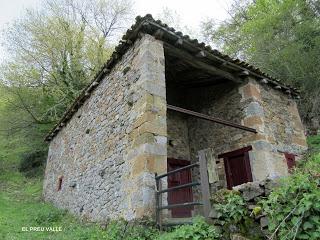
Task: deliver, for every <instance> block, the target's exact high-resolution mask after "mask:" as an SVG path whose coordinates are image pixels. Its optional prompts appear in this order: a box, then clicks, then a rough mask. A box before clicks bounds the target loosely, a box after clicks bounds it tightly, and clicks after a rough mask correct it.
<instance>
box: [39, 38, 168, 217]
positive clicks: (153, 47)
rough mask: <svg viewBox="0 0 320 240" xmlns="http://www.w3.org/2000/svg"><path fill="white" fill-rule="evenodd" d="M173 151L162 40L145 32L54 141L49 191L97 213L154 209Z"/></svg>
mask: <svg viewBox="0 0 320 240" xmlns="http://www.w3.org/2000/svg"><path fill="white" fill-rule="evenodd" d="M166 159H167V156H166V99H165V77H164V54H163V46H162V42H160V41H157V40H155V39H154V38H153V37H151V36H150V35H144V36H143V37H142V38H141V39H139V40H137V41H136V42H135V43H134V45H133V46H132V47H131V49H129V50H128V51H127V53H126V54H125V55H124V56H123V57H122V59H121V60H120V61H119V62H118V63H117V64H116V66H115V67H114V68H113V69H112V71H111V73H110V74H109V75H108V76H106V78H105V79H104V80H103V81H102V82H101V83H100V85H99V86H98V88H97V89H96V90H95V91H94V92H93V93H92V96H91V97H90V98H89V99H88V100H87V101H86V102H85V103H84V104H83V106H82V107H81V108H80V109H79V110H78V111H77V112H76V113H75V114H74V116H73V117H72V119H71V120H70V121H69V122H68V123H67V124H66V126H65V127H64V128H63V129H62V130H61V131H60V132H59V133H58V134H57V136H55V137H54V139H53V140H52V141H51V143H50V147H49V153H48V160H47V167H46V172H45V180H44V198H45V200H47V201H50V202H53V203H54V204H55V205H56V206H57V207H60V208H64V209H68V210H70V211H71V212H73V213H75V214H78V215H81V216H82V217H84V218H88V219H91V220H98V221H99V220H107V219H115V218H120V217H123V218H125V219H128V220H130V219H133V218H139V217H142V216H144V215H151V214H153V209H154V187H155V183H154V172H158V173H163V172H165V171H166ZM59 179H62V185H61V190H58V182H59Z"/></svg>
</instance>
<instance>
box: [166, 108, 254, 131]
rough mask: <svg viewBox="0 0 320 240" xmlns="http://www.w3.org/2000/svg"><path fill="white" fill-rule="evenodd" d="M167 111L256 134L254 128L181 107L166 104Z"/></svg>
mask: <svg viewBox="0 0 320 240" xmlns="http://www.w3.org/2000/svg"><path fill="white" fill-rule="evenodd" d="M167 109H169V110H173V111H176V112H180V113H184V114H187V115H191V116H194V117H197V118H201V119H204V120H208V121H211V122H215V123H219V124H222V125H225V126H229V127H233V128H237V129H241V130H244V131H247V132H252V133H257V130H256V129H254V128H250V127H246V126H243V125H241V124H237V123H233V122H230V121H227V120H223V119H220V118H216V117H211V116H209V115H206V114H203V113H198V112H194V111H191V110H188V109H184V108H181V107H176V106H173V105H169V104H167Z"/></svg>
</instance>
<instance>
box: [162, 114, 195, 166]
mask: <svg viewBox="0 0 320 240" xmlns="http://www.w3.org/2000/svg"><path fill="white" fill-rule="evenodd" d="M187 119H188V117H187V116H186V115H185V114H182V113H178V112H174V111H168V113H167V128H168V144H167V147H168V158H175V159H182V160H190V149H189V133H188V125H187V123H188V122H187Z"/></svg>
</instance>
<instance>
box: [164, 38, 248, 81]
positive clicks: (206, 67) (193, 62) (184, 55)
mask: <svg viewBox="0 0 320 240" xmlns="http://www.w3.org/2000/svg"><path fill="white" fill-rule="evenodd" d="M164 46H165V48H166V49H167V50H168V52H169V54H170V55H173V56H175V57H178V58H180V59H183V60H184V61H185V62H186V63H188V64H189V65H190V66H192V67H194V68H197V69H201V70H203V71H205V72H207V73H209V74H213V75H219V76H222V77H224V78H226V79H228V80H231V81H233V82H237V83H240V82H242V80H241V79H240V78H239V77H238V76H235V75H234V74H232V73H230V72H227V71H225V70H222V69H220V68H219V67H215V66H213V65H211V64H208V63H205V62H203V61H201V60H200V59H199V58H197V57H195V56H193V55H191V54H190V53H188V52H186V51H183V50H181V49H178V48H176V47H174V46H172V45H170V44H168V43H165V44H164ZM203 58H204V57H203ZM203 58H201V59H203Z"/></svg>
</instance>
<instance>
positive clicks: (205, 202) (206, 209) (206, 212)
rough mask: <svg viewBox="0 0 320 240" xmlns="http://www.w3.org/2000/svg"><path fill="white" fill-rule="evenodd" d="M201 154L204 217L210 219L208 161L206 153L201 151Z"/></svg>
mask: <svg viewBox="0 0 320 240" xmlns="http://www.w3.org/2000/svg"><path fill="white" fill-rule="evenodd" d="M198 154H199V163H200V180H201V181H200V182H201V193H202V202H203V216H204V217H205V218H209V213H210V211H211V204H210V190H209V178H208V168H207V159H206V155H205V151H203V150H201V151H199V152H198Z"/></svg>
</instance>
